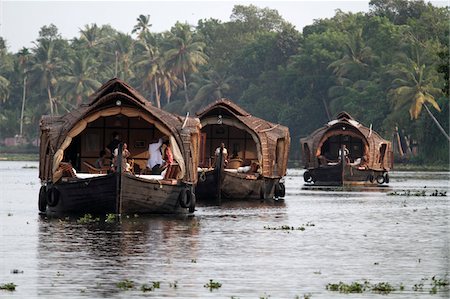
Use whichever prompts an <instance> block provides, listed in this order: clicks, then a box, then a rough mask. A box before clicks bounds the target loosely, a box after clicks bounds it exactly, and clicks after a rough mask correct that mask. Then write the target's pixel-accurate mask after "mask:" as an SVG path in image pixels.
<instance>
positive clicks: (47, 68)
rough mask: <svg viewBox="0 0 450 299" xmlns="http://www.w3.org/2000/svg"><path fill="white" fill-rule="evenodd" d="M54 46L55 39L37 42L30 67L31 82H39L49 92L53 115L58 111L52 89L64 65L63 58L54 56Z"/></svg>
mask: <svg viewBox="0 0 450 299" xmlns="http://www.w3.org/2000/svg"><path fill="white" fill-rule="evenodd" d="M54 47H55V41H54V40H45V39H42V40H41V41H40V42H39V44H36V48H34V49H32V52H33V54H34V55H33V57H32V58H33V59H32V66H31V68H30V74H31V78H30V79H31V84H34V83H36V84H39V85H40V87H41V88H42V89H45V90H46V92H47V96H48V103H49V108H50V114H51V115H54V114H55V112H57V107H56V99H55V98H54V97H53V95H52V91H53V90H54V89H55V87H56V84H57V78H56V73H57V72H58V71H59V70H60V69H61V66H62V62H61V60H60V59H59V58H57V57H55V56H54Z"/></svg>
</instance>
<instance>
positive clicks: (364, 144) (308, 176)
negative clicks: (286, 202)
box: [300, 112, 393, 186]
mask: <svg viewBox="0 0 450 299" xmlns="http://www.w3.org/2000/svg"><path fill="white" fill-rule="evenodd" d="M300 144H301V149H302V158H303V163H304V166H305V169H306V170H305V172H304V175H303V178H304V181H305V182H306V183H310V184H314V185H330V186H343V185H357V184H364V185H382V184H388V183H389V174H388V172H389V170H390V169H391V168H392V166H393V152H392V145H391V142H389V141H387V140H385V139H383V138H381V137H380V135H378V134H377V133H376V132H375V131H373V130H372V126H370V127H369V128H368V127H365V126H363V125H362V124H360V123H359V122H357V121H356V120H354V119H353V118H352V117H351V116H350V114H348V113H346V112H341V113H339V114H338V115H337V117H336V119H334V120H332V121H330V122H328V123H327V124H326V125H325V126H323V127H322V128H320V129H317V130H316V131H314V132H313V133H312V134H311V135H309V136H308V137H306V138H302V139H300Z"/></svg>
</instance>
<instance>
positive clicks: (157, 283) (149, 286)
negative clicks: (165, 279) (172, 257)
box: [141, 281, 161, 293]
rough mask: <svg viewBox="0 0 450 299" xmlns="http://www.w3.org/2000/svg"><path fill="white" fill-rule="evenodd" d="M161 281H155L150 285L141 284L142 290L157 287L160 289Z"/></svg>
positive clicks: (148, 290)
mask: <svg viewBox="0 0 450 299" xmlns="http://www.w3.org/2000/svg"><path fill="white" fill-rule="evenodd" d="M160 285H161V283H160V282H159V281H153V282H152V285H148V284H143V285H142V286H141V291H142V292H144V293H145V292H151V291H154V290H155V289H159V288H160Z"/></svg>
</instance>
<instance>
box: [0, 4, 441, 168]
mask: <svg viewBox="0 0 450 299" xmlns="http://www.w3.org/2000/svg"><path fill="white" fill-rule="evenodd" d="M448 20H449V9H448V7H447V8H444V7H435V6H433V5H432V4H429V3H425V2H423V1H407V0H372V1H371V2H370V11H369V12H368V13H356V14H354V13H344V12H342V11H339V10H338V11H336V14H335V16H334V17H333V18H331V19H319V20H316V21H315V22H314V23H313V24H311V25H309V26H306V27H305V28H303V30H302V32H299V31H298V30H297V29H296V28H295V27H293V26H292V25H291V24H289V23H288V22H286V21H285V20H284V19H283V18H282V17H281V16H280V15H279V13H278V12H277V11H276V10H273V9H270V8H259V7H256V6H254V5H249V6H243V5H236V6H235V7H234V9H233V12H232V15H231V17H230V21H228V22H221V21H218V20H215V19H206V20H200V21H199V22H198V24H197V26H190V25H188V24H182V23H176V24H174V26H173V27H172V28H171V30H170V31H167V32H162V33H155V32H152V30H151V23H150V16H148V15H147V16H145V15H140V16H139V17H138V18H137V20H136V25H135V26H134V28H130V31H131V34H126V33H122V32H118V31H117V30H115V29H114V28H111V27H110V26H101V27H98V26H97V25H96V24H90V25H86V26H85V27H84V28H83V29H81V30H80V35H79V36H78V37H76V38H74V39H72V40H65V39H63V38H61V35H60V34H59V33H58V29H57V28H56V26H54V25H53V24H50V25H46V26H43V27H42V28H41V30H40V32H39V38H38V39H37V40H36V41H35V42H34V46H33V47H32V48H30V49H27V48H23V49H21V50H20V51H18V52H17V53H10V52H9V51H8V48H7V42H8V41H7V40H4V39H3V38H1V37H0V140H3V139H4V138H5V137H12V136H15V135H18V134H21V133H22V135H23V136H24V137H26V138H27V139H28V140H32V139H35V138H36V137H37V135H38V130H37V128H38V123H39V119H40V116H41V115H43V114H53V115H57V114H62V113H65V112H66V111H70V110H71V109H73V108H74V107H76V106H77V105H79V104H81V103H83V102H86V101H87V99H88V96H89V95H90V94H91V93H92V92H93V91H94V90H96V89H97V88H98V87H99V86H100V85H101V84H102V83H104V82H106V81H107V80H109V79H111V78H113V77H119V78H121V79H123V80H125V81H127V82H128V83H129V84H130V85H131V86H133V87H134V88H136V89H137V90H138V91H139V92H141V93H142V94H143V95H144V96H145V97H146V98H147V99H149V100H150V101H152V102H153V103H154V105H156V106H158V107H162V108H163V109H166V110H169V111H171V112H176V113H179V114H184V113H186V111H190V112H191V113H193V112H196V111H198V110H199V109H200V108H201V107H203V106H205V105H207V104H209V103H211V102H212V101H214V100H215V99H217V98H221V97H227V98H230V99H232V100H233V101H235V102H237V103H238V104H239V105H241V106H242V107H243V108H245V109H246V110H248V111H249V112H250V113H252V114H254V115H256V116H259V117H262V118H265V119H267V120H269V121H272V122H276V123H281V124H283V125H286V126H288V127H289V128H290V130H291V137H292V149H291V154H292V157H293V158H298V157H299V150H298V139H299V138H300V137H303V136H306V135H308V134H309V133H311V132H312V131H313V130H315V129H316V128H318V127H321V126H322V125H323V124H324V123H326V122H327V121H328V120H330V119H331V118H332V117H333V116H335V115H336V113H338V112H340V111H342V110H345V111H347V112H349V113H350V114H351V115H352V116H354V117H355V118H356V119H357V120H359V121H360V122H362V123H363V124H365V125H367V126H369V125H370V124H371V125H372V127H373V128H374V129H375V130H376V131H378V132H379V133H380V134H381V135H383V136H384V137H385V138H387V139H392V136H393V132H394V129H395V128H396V127H397V128H399V130H400V131H401V132H402V133H403V134H405V135H406V136H408V137H409V140H410V141H411V143H412V144H415V145H417V148H418V150H419V155H418V156H417V157H416V159H419V160H423V161H426V162H427V163H429V162H430V161H429V157H433V160H434V161H436V162H440V163H442V162H444V163H448V152H449V140H448V135H447V136H445V135H446V134H448V133H447V132H448V128H449V99H448V92H449V91H448V84H449V81H448V80H449V77H448V73H449V61H448V59H449V57H448V53H449V48H448V45H449V27H448ZM422 108H423V109H422ZM434 117H435V119H434ZM439 125H441V128H439Z"/></svg>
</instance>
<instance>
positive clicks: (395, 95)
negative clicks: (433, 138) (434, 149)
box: [388, 53, 450, 141]
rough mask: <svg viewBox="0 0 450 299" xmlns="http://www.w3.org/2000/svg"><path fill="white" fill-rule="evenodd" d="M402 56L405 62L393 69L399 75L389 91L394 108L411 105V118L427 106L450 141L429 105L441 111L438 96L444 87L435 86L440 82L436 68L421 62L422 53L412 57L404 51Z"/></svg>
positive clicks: (427, 109) (429, 113)
mask: <svg viewBox="0 0 450 299" xmlns="http://www.w3.org/2000/svg"><path fill="white" fill-rule="evenodd" d="M400 57H401V61H402V62H403V63H401V64H397V65H396V66H395V69H394V70H393V71H392V73H393V74H397V75H398V77H397V78H396V79H394V80H393V81H392V87H391V89H390V90H389V93H388V96H389V97H390V99H391V100H392V101H393V103H394V109H395V110H402V109H406V108H408V107H409V114H410V116H411V119H417V118H418V117H419V115H420V113H421V112H422V108H425V110H426V111H427V113H428V115H429V116H430V117H431V119H432V120H433V121H434V123H435V124H436V126H437V127H438V128H439V130H440V131H441V132H442V134H443V135H444V136H445V137H446V138H447V139H448V140H449V141H450V137H449V135H448V134H447V132H446V131H445V130H444V128H442V126H441V124H440V123H439V121H438V120H437V119H436V118H435V117H434V115H433V113H431V111H430V109H429V108H428V106H427V104H430V105H431V106H433V107H434V108H435V109H436V110H437V111H439V112H440V111H441V108H440V107H439V105H438V103H437V102H436V98H438V97H440V96H442V89H440V88H437V87H435V86H434V84H436V82H439V77H438V74H437V72H436V69H435V68H434V67H433V66H426V65H425V64H423V63H421V57H420V55H417V56H416V57H415V59H411V58H410V57H408V56H407V55H406V54H404V53H403V54H401V56H400Z"/></svg>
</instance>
